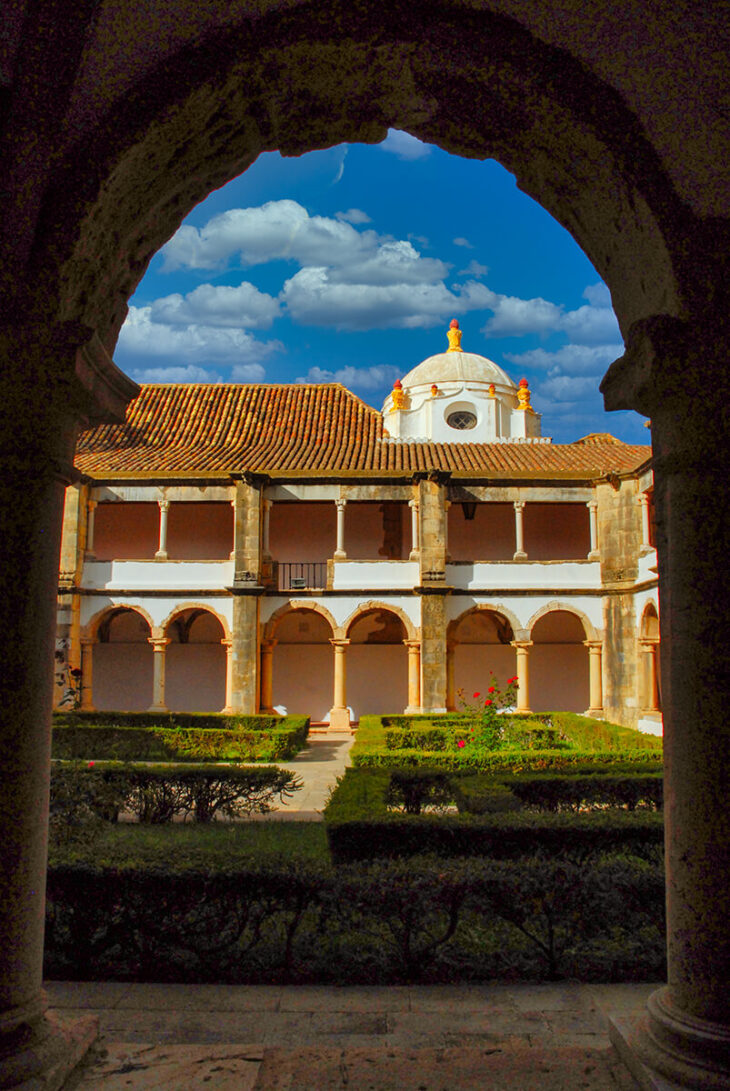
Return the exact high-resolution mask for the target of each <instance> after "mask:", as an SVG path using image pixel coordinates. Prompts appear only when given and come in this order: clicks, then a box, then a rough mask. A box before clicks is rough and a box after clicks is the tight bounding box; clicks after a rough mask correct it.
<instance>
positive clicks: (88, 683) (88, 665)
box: [79, 639, 96, 712]
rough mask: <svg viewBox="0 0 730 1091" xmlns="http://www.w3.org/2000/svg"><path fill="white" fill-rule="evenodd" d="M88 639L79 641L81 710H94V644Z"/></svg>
mask: <svg viewBox="0 0 730 1091" xmlns="http://www.w3.org/2000/svg"><path fill="white" fill-rule="evenodd" d="M95 643H96V642H95V641H94V640H90V639H82V641H81V704H80V706H79V707H80V708H81V711H82V712H94V711H95V709H94V644H95Z"/></svg>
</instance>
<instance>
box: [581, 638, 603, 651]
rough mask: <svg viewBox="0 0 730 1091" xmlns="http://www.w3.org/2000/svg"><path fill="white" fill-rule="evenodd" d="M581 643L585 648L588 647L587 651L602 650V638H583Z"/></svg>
mask: <svg viewBox="0 0 730 1091" xmlns="http://www.w3.org/2000/svg"><path fill="white" fill-rule="evenodd" d="M583 644H584V645H585V647H586V648H588V650H589V651H592V652H593V651H603V641H602V640H584V641H583Z"/></svg>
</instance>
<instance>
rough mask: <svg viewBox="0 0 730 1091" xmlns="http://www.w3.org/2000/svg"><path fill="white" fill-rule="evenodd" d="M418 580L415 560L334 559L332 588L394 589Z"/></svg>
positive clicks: (409, 585) (408, 585)
mask: <svg viewBox="0 0 730 1091" xmlns="http://www.w3.org/2000/svg"><path fill="white" fill-rule="evenodd" d="M418 580H419V566H418V562H417V561H335V563H334V578H333V585H332V586H333V589H334V590H335V591H342V590H345V589H347V588H349V587H352V588H358V589H363V590H367V589H370V588H372V589H376V588H380V589H384V590H385V589H387V590H389V589H395V588H401V587H414V586H415V585H416V584H417V583H418Z"/></svg>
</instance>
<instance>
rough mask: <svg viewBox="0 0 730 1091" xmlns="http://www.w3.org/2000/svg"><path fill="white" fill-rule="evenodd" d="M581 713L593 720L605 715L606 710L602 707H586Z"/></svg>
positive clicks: (600, 718)
mask: <svg viewBox="0 0 730 1091" xmlns="http://www.w3.org/2000/svg"><path fill="white" fill-rule="evenodd" d="M583 715H584V716H592V717H593V719H594V720H602V719H603V717H604V716H605V715H606V710H605V709H603V708H587V709H586V710H585V712H584V713H583Z"/></svg>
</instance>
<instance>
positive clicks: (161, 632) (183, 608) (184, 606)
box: [153, 602, 231, 640]
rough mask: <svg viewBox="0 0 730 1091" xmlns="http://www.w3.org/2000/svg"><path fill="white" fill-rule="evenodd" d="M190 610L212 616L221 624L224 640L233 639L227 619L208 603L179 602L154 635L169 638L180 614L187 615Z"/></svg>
mask: <svg viewBox="0 0 730 1091" xmlns="http://www.w3.org/2000/svg"><path fill="white" fill-rule="evenodd" d="M188 610H200V611H203V612H204V613H206V614H212V615H213V617H214V618H215V619H216V621H218V622H220V626H221V629H222V630H223V639H224V640H230V639H231V630H230V626H229V624H228V622H227V620H226V618H225V617H224V616H223V614H221V613H219V612H218V611H217V610H214V609H213V607H212V606H211V605H210V604H209V603H207V602H178V603H177V604H176V605H175V606H174V607H173V608H172V610H171V611H170V613H169V614H168V615H167V617H166V618H165V620H164V621H163V622H162V624H161V625H160V626H158V627H157V628H156V629H155V632H154V634H153V635H155V636H168V635H169V628H170V625H171V624H172V623H173V622H174V621H175V619H176V618H178V617H179V616H180V614H184V613H187V611H188Z"/></svg>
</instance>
